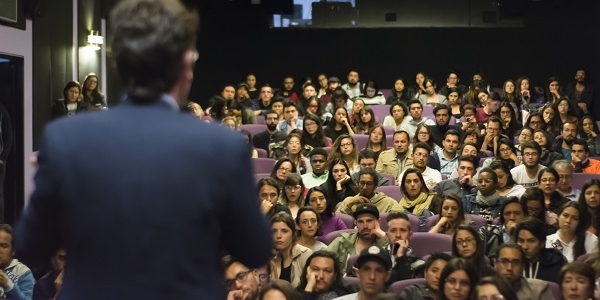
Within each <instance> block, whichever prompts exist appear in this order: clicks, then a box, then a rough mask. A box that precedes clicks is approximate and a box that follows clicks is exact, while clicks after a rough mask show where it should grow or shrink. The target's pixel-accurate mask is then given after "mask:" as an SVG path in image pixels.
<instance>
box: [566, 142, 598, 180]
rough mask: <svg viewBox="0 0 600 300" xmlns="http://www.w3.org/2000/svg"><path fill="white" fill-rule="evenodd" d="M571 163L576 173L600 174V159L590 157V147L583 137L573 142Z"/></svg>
mask: <svg viewBox="0 0 600 300" xmlns="http://www.w3.org/2000/svg"><path fill="white" fill-rule="evenodd" d="M571 154H572V156H571V159H572V160H571V164H573V167H574V168H575V173H592V174H600V161H599V160H596V159H593V158H589V155H590V148H589V147H588V144H587V142H586V141H585V140H583V139H577V140H575V141H573V143H572V144H571Z"/></svg>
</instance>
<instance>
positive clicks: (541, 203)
mask: <svg viewBox="0 0 600 300" xmlns="http://www.w3.org/2000/svg"><path fill="white" fill-rule="evenodd" d="M521 204H522V205H523V207H524V208H525V209H526V210H527V211H526V215H527V216H529V217H534V218H537V219H539V220H540V221H542V222H543V223H544V226H545V227H546V235H551V234H553V233H555V232H556V230H557V229H558V216H557V215H556V213H553V212H551V211H549V210H547V209H546V203H545V198H544V192H543V191H542V190H541V189H540V188H538V187H532V188H528V189H526V190H525V193H523V195H521Z"/></svg>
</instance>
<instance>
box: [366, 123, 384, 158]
mask: <svg viewBox="0 0 600 300" xmlns="http://www.w3.org/2000/svg"><path fill="white" fill-rule="evenodd" d="M365 149H370V150H372V151H373V154H374V155H375V157H374V159H375V164H377V160H378V159H379V154H381V152H383V151H385V150H387V142H386V136H385V129H384V128H383V126H381V125H375V126H374V127H373V128H371V131H369V141H368V142H367V146H366V147H365Z"/></svg>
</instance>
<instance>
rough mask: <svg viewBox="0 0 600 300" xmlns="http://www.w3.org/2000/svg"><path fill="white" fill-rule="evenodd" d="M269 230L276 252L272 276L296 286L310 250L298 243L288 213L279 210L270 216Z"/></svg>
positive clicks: (293, 224) (291, 219)
mask: <svg viewBox="0 0 600 300" xmlns="http://www.w3.org/2000/svg"><path fill="white" fill-rule="evenodd" d="M271 230H272V232H273V244H274V245H275V252H276V254H275V258H273V265H274V268H273V278H275V279H281V280H285V281H287V282H289V283H291V284H292V285H293V286H294V287H297V286H298V285H299V284H300V276H301V274H302V270H304V265H305V263H306V260H307V259H308V257H309V256H310V255H311V254H312V251H311V250H310V249H308V248H306V247H304V246H301V245H299V244H298V235H296V224H295V223H294V219H293V218H292V216H291V215H290V214H288V213H285V212H279V213H277V214H275V215H274V216H273V217H271Z"/></svg>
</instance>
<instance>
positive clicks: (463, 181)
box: [460, 175, 473, 185]
mask: <svg viewBox="0 0 600 300" xmlns="http://www.w3.org/2000/svg"><path fill="white" fill-rule="evenodd" d="M460 183H461V184H462V185H467V184H468V185H473V176H471V175H465V176H463V178H461V179H460Z"/></svg>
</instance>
